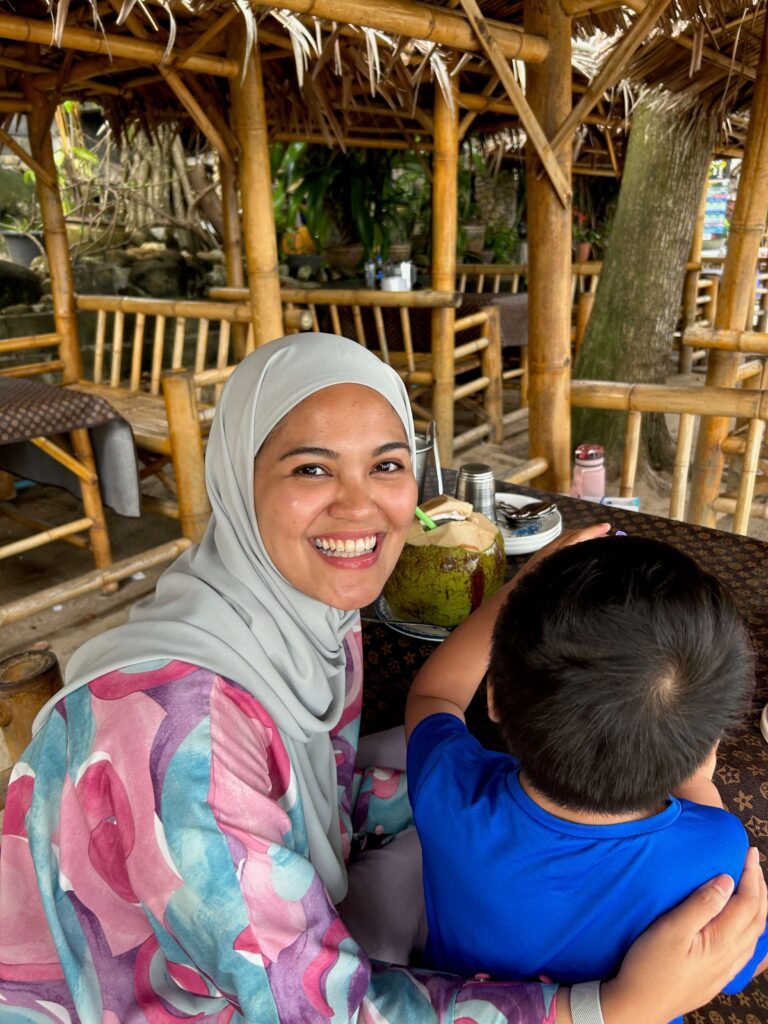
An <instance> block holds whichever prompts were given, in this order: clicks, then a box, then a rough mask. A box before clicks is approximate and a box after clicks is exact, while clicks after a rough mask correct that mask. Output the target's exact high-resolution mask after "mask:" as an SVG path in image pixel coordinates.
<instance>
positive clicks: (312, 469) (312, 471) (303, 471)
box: [293, 465, 327, 476]
mask: <svg viewBox="0 0 768 1024" xmlns="http://www.w3.org/2000/svg"><path fill="white" fill-rule="evenodd" d="M293 475H294V476H326V475H327V474H326V470H325V469H324V467H323V466H315V465H311V466H297V467H296V469H294V470H293Z"/></svg>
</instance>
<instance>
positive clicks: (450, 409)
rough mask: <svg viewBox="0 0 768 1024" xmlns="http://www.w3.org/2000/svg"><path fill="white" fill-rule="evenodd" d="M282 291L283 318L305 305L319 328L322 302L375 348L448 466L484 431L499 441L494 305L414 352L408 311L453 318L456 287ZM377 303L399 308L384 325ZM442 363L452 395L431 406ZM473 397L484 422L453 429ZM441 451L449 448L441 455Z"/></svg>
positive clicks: (339, 329) (223, 291)
mask: <svg viewBox="0 0 768 1024" xmlns="http://www.w3.org/2000/svg"><path fill="white" fill-rule="evenodd" d="M280 294H281V298H282V301H283V302H284V303H285V304H286V314H285V315H286V316H295V315H296V314H297V313H298V312H300V311H298V310H296V308H295V306H296V304H302V305H307V307H308V311H309V313H310V315H311V317H312V321H313V322H312V326H313V329H314V330H319V329H320V327H321V322H320V316H321V312H320V311H321V310H322V309H323V307H325V308H327V312H328V317H329V320H330V327H331V330H332V331H333V332H334V333H335V334H341V335H344V334H347V335H351V336H352V337H353V339H354V340H356V341H357V342H359V343H360V344H361V345H363V346H364V347H366V348H371V349H373V350H374V351H376V352H377V354H378V355H379V356H380V357H381V358H382V359H383V360H384V362H386V363H389V364H390V365H391V366H393V367H394V368H395V369H396V370H397V372H398V373H399V374H400V376H401V377H402V379H403V381H404V383H405V384H406V386H407V387H408V390H409V395H410V398H411V405H412V407H413V411H414V414H415V415H416V417H417V418H419V419H420V420H425V421H428V420H430V419H434V420H435V421H436V423H437V433H438V438H439V439H440V446H441V458H443V461H444V462H445V464H446V465H450V464H451V461H452V457H453V452H454V451H457V450H459V449H461V448H464V447H467V446H468V445H470V444H474V443H475V442H476V441H479V440H481V439H482V438H483V437H489V436H490V437H491V438H492V439H493V440H494V441H496V442H497V443H500V442H501V439H502V437H503V429H504V424H505V421H506V418H505V417H504V416H503V410H502V404H503V403H502V393H501V388H502V384H503V375H502V365H501V332H500V327H499V318H498V310H497V309H496V308H495V307H494V306H488V307H487V309H486V310H482V311H481V312H480V313H476V314H472V315H471V316H466V317H461V318H458V319H455V320H454V323H453V324H452V325H451V330H450V332H449V333H446V334H441V335H439V336H438V339H437V343H436V342H435V335H434V333H433V335H432V345H431V351H430V352H420V351H418V350H417V349H416V348H414V345H413V336H414V330H413V324H412V321H411V314H412V312H413V311H414V310H417V309H423V310H432V311H440V312H442V311H446V310H449V311H450V312H451V314H453V315H454V316H455V310H456V308H457V307H458V306H459V305H460V303H461V295H460V294H459V293H458V292H453V291H434V290H431V289H424V290H420V291H412V292H386V291H379V290H377V289H375V288H348V289H344V288H283V289H282V291H281V293H280ZM209 295H210V297H211V300H213V301H229V302H232V303H240V302H242V301H243V299H244V298H245V296H246V295H247V292H246V291H245V289H242V288H224V287H219V288H211V289H210V291H209ZM364 309H369V310H371V311H372V319H373V328H372V329H371V325H370V320H369V321H368V324H367V325H366V318H364V317H363V310H364ZM383 309H396V310H398V312H399V315H398V318H397V321H396V323H395V324H393V323H392V322H389V323H387V321H386V320H385V318H384V316H383V313H382V310H383ZM344 310H348V311H349V313H350V314H351V317H352V324H351V326H352V330H351V331H350V325H349V324H348V323H346V324H344V323H342V314H343V311H344ZM304 312H306V311H304ZM486 314H487V315H486ZM472 330H477V331H480V334H479V337H476V338H472V339H471V340H469V341H463V342H460V341H459V340H458V339H457V337H456V336H457V335H459V334H464V333H465V332H468V331H472ZM440 367H442V373H443V377H442V380H443V381H444V386H445V387H446V389H447V393H448V397H449V399H450V404H448V403H444V406H443V407H437V406H436V405H435V402H434V391H435V384H436V382H437V381H438V379H439V377H438V374H439V373H440V372H441V371H440ZM513 372H514V373H518V371H513ZM465 373H472V374H473V377H472V378H471V379H470V380H468V381H466V382H464V383H462V384H457V383H456V379H457V377H459V376H460V375H462V374H465ZM427 391H429V392H431V396H430V397H431V402H430V404H429V406H428V407H427V406H426V405H425V404H424V396H425V393H426V392H427ZM474 396H477V397H480V398H481V399H482V406H481V411H480V412H479V414H480V416H481V419H482V422H481V423H479V424H478V425H476V426H474V427H470V428H467V429H466V430H463V431H460V432H458V433H456V431H455V422H456V416H455V406H456V405H457V404H458V403H465V402H466V400H467V399H469V398H472V397H474ZM510 415H512V414H510ZM448 442H450V447H449V444H448ZM443 450H445V451H446V452H447V453H448V454H446V455H445V456H443Z"/></svg>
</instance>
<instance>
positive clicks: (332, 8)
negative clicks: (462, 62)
mask: <svg viewBox="0 0 768 1024" xmlns="http://www.w3.org/2000/svg"><path fill="white" fill-rule="evenodd" d="M281 7H283V8H284V9H285V10H288V11H294V12H296V13H298V14H311V15H312V16H313V17H316V18H326V19H328V20H329V21H337V22H346V23H347V24H350V25H361V26H365V27H367V28H377V29H381V31H382V32H394V33H395V34H396V35H399V36H411V37H413V38H414V39H427V40H429V41H430V42H433V43H436V44H438V45H443V46H447V47H450V48H452V49H456V50H466V51H467V52H469V53H476V52H478V51H479V50H480V43H479V42H478V39H477V36H476V35H475V33H474V31H473V29H472V26H471V25H470V23H469V22H468V21H467V19H466V18H465V17H463V15H461V14H459V13H458V12H456V11H451V10H448V9H446V8H441V7H435V6H434V5H433V4H426V3H417V2H414V0H378V2H377V3H371V2H370V0H286V2H285V3H282V2H281ZM489 25H490V26H491V27H492V28H493V30H494V32H495V33H496V36H497V39H498V42H499V46H500V47H501V50H502V53H503V54H504V56H505V57H506V58H507V59H508V60H524V61H532V62H537V61H543V60H546V57H547V41H546V39H542V38H541V37H537V36H535V35H531V34H530V33H529V32H525V31H523V30H522V29H520V28H515V27H514V26H512V25H508V24H506V23H505V22H503V21H489Z"/></svg>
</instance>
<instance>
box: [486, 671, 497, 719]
mask: <svg viewBox="0 0 768 1024" xmlns="http://www.w3.org/2000/svg"><path fill="white" fill-rule="evenodd" d="M485 700H486V704H487V705H488V717H489V718H490V720H491V721H492V722H498V721H499V716H498V713H497V712H496V708H495V707H494V705H493V683H492V682H491V677H490V676H488V677H487V679H486V680H485Z"/></svg>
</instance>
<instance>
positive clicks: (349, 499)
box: [331, 478, 375, 519]
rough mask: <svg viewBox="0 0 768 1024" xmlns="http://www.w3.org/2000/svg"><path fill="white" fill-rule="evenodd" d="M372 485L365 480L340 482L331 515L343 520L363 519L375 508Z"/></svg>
mask: <svg viewBox="0 0 768 1024" xmlns="http://www.w3.org/2000/svg"><path fill="white" fill-rule="evenodd" d="M374 504H375V503H374V501H373V498H372V496H371V492H370V483H369V481H368V479H367V478H366V479H365V480H340V481H339V484H338V487H337V489H336V494H335V495H334V499H333V502H332V504H331V514H332V515H336V516H339V517H342V518H346V519H350V518H361V517H362V516H366V515H368V514H369V513H370V511H371V509H372V508H373V507H374Z"/></svg>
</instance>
